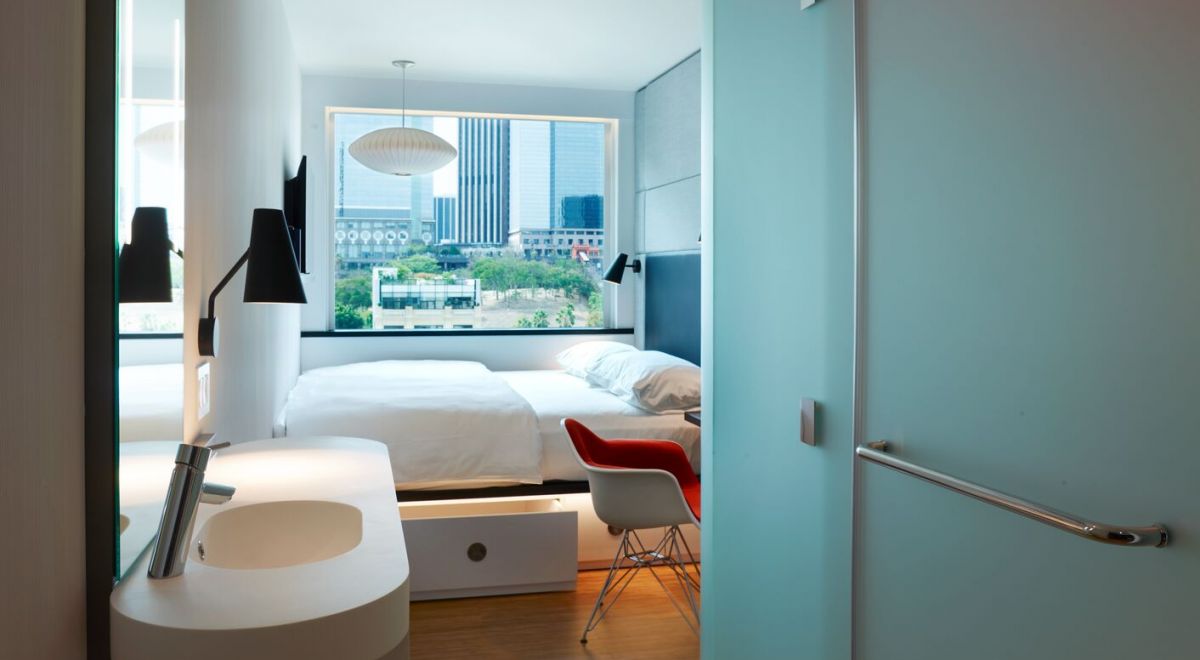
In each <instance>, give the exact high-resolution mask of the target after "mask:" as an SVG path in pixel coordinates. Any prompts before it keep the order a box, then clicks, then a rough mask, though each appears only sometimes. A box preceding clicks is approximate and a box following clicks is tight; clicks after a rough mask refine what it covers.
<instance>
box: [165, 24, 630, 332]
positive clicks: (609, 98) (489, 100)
mask: <svg viewBox="0 0 1200 660" xmlns="http://www.w3.org/2000/svg"><path fill="white" fill-rule="evenodd" d="M189 45H190V44H189ZM400 91H401V90H400V81H399V79H398V78H396V79H380V78H348V77H335V76H304V81H303V110H302V113H301V116H302V122H303V129H302V141H301V144H302V146H303V149H304V153H305V154H306V155H307V156H308V167H309V172H308V223H309V224H308V227H309V235H308V250H309V252H308V264H309V270H310V271H312V275H311V276H310V277H309V279H308V280H307V281H306V284H305V286H306V287H307V289H308V291H309V296H308V298H309V304H308V305H307V306H306V307H305V309H304V311H303V312H302V318H303V321H302V323H303V328H304V329H305V330H328V329H329V319H330V305H331V304H332V300H333V282H332V280H331V278H330V274H331V272H332V264H333V261H332V259H333V257H332V249H331V248H332V244H333V239H332V236H331V224H332V220H331V215H332V209H333V206H332V204H333V203H332V201H331V197H330V193H331V191H332V187H333V179H332V173H331V172H330V170H329V166H330V165H329V146H330V145H329V139H328V133H327V130H326V125H325V109H326V108H327V107H358V108H389V109H390V108H399V107H400ZM633 103H634V93H633V92H622V91H604V90H585V89H564V88H552V87H524V86H517V85H479V84H466V83H442V82H429V81H409V83H408V105H409V107H411V108H414V109H419V110H431V111H447V112H494V113H507V114H528V115H555V116H564V117H602V118H609V119H616V120H618V131H617V133H618V135H617V140H616V161H617V172H618V175H617V181H616V190H617V205H616V227H615V235H614V236H612V237H610V239H609V241H608V245H607V249H608V251H609V254H608V255H606V259H608V258H611V257H612V256H615V255H616V253H617V252H618V251H619V252H629V253H632V252H633V251H634V250H635V249H636V247H637V246H636V241H635V240H634V206H633V202H634V181H633V170H634V165H633V156H634V147H633V121H634V108H633ZM614 239H615V240H614ZM614 292H615V293H617V294H618V299H617V302H616V304H615V309H614V310H613V317H612V318H613V325H614V327H626V328H629V327H633V325H634V298H635V296H636V291H635V287H631V286H626V287H620V288H616V287H613V288H609V289H608V291H607V293H608V294H609V295H612V294H613V293H614ZM341 341H353V340H346V339H342V340H341ZM445 341H451V342H453V341H456V338H447V339H446V340H445ZM529 341H536V340H535V339H529Z"/></svg>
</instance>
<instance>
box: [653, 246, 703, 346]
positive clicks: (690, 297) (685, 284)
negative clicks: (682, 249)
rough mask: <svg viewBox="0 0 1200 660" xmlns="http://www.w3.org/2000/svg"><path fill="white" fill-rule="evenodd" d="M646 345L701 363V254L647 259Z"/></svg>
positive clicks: (678, 254)
mask: <svg viewBox="0 0 1200 660" xmlns="http://www.w3.org/2000/svg"><path fill="white" fill-rule="evenodd" d="M642 277H643V278H644V281H645V294H646V304H645V326H644V332H645V342H644V343H645V348H646V350H648V351H662V352H664V353H670V354H671V355H675V356H678V357H681V358H683V359H685V360H688V361H690V362H693V363H695V364H700V253H698V252H687V253H677V254H656V255H649V256H646V257H644V258H643V271H642Z"/></svg>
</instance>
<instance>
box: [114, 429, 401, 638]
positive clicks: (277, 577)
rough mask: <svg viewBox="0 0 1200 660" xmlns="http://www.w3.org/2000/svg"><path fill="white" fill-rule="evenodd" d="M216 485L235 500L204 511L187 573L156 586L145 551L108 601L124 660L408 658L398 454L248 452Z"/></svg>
mask: <svg viewBox="0 0 1200 660" xmlns="http://www.w3.org/2000/svg"><path fill="white" fill-rule="evenodd" d="M205 479H206V481H211V482H213V483H222V484H230V485H233V486H236V488H237V491H236V492H235V494H234V496H233V499H232V500H230V501H229V502H227V503H225V504H221V505H220V506H217V505H215V504H208V503H203V502H202V503H201V504H200V505H199V507H198V508H197V510H196V518H195V523H194V526H193V528H192V537H191V540H190V542H189V546H188V549H187V555H186V557H187V563H186V564H185V566H184V569H183V573H182V574H180V575H178V576H176V577H171V578H166V579H151V578H150V577H149V576H148V575H147V572H148V568H149V561H150V557H149V553H142V555H141V556H140V557H139V558H138V559H137V560H136V563H134V565H133V568H132V569H131V570H129V571H128V572H127V573H125V575H124V576H123V577H122V579H121V581H120V582H119V583H118V584H117V586H116V588H115V589H114V590H113V592H112V596H111V597H110V603H111V610H110V614H111V618H110V621H111V624H110V629H109V630H110V633H111V656H112V658H113V660H162V659H163V658H171V659H172V660H213V659H214V658H220V659H221V660H263V659H264V658H287V659H288V660H329V659H330V658H337V660H405V659H407V658H408V657H409V650H408V649H409V635H408V600H409V581H410V580H409V566H408V552H407V551H406V549H405V547H404V527H403V525H402V524H401V522H400V516H399V515H398V514H397V511H396V490H395V481H394V479H393V475H392V466H391V460H390V459H389V457H388V452H387V447H385V446H384V445H382V444H380V443H378V442H374V441H371V440H363V439H359V438H335V437H316V438H297V437H288V438H273V439H267V440H256V441H252V442H243V443H239V444H237V445H234V446H233V447H229V448H228V449H223V450H221V452H220V454H219V455H218V456H217V457H215V458H214V460H212V461H211V462H210V463H209V464H208V470H207V471H206V474H205ZM160 497H161V496H160ZM161 507H162V505H161V503H160V504H159V509H158V510H159V511H161V510H162V509H161ZM123 512H124V511H123ZM134 526H136V525H133V526H130V529H131V530H132V529H133V528H134ZM201 547H203V551H201ZM201 555H203V556H201ZM347 640H353V642H352V643H348V642H347Z"/></svg>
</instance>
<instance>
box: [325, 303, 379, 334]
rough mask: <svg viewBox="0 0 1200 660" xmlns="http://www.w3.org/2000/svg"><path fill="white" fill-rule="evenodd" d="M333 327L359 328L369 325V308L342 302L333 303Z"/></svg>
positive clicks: (341, 328)
mask: <svg viewBox="0 0 1200 660" xmlns="http://www.w3.org/2000/svg"><path fill="white" fill-rule="evenodd" d="M333 327H334V328H336V329H338V330H361V329H362V328H369V327H371V310H370V309H364V308H361V307H351V306H349V305H345V304H342V303H340V302H339V303H334V305H333Z"/></svg>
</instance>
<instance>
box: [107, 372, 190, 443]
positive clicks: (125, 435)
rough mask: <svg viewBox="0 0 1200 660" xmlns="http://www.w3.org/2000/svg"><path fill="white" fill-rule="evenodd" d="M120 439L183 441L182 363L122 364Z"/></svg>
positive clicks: (125, 440) (132, 440)
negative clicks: (123, 365)
mask: <svg viewBox="0 0 1200 660" xmlns="http://www.w3.org/2000/svg"><path fill="white" fill-rule="evenodd" d="M118 379H119V380H118V382H119V388H120V389H119V390H118V393H117V395H118V399H119V404H120V405H119V409H120V425H119V429H120V438H121V442H143V441H150V440H169V441H172V442H182V441H183V365H182V364H179V363H174V364H146V365H138V366H128V367H121V369H120V376H119V377H118Z"/></svg>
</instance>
